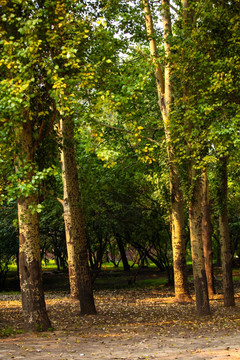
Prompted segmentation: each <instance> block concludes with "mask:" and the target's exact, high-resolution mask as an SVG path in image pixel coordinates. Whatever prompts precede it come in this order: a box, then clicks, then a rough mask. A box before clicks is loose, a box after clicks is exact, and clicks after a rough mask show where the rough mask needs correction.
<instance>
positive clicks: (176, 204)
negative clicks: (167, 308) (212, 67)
mask: <svg viewBox="0 0 240 360" xmlns="http://www.w3.org/2000/svg"><path fill="white" fill-rule="evenodd" d="M143 5H144V12H145V21H146V29H147V34H148V39H149V46H150V53H151V60H152V62H153V65H154V68H155V78H156V83H157V92H158V99H159V106H160V110H161V114H162V119H163V123H164V127H165V137H166V144H167V152H168V160H169V181H170V191H171V227H172V248H173V270H174V283H175V298H176V301H178V302H186V301H191V297H190V294H189V289H188V282H187V270H186V251H185V240H184V236H185V232H184V204H183V195H182V191H181V188H180V179H179V175H178V169H177V167H176V164H175V162H174V158H175V156H174V152H173V149H172V146H171V133H170V108H171V105H172V91H171V79H170V72H171V69H170V66H169V64H168V63H166V64H165V69H164V76H163V73H162V70H161V66H160V64H159V61H158V57H157V45H156V41H155V37H154V28H153V23H152V17H151V11H150V8H149V3H148V0H143ZM162 5H163V9H162V22H163V30H164V46H165V53H166V56H169V55H170V52H171V50H170V45H169V44H168V39H167V38H168V35H169V34H170V33H171V16H170V9H169V1H168V0H162Z"/></svg>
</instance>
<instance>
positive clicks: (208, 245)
mask: <svg viewBox="0 0 240 360" xmlns="http://www.w3.org/2000/svg"><path fill="white" fill-rule="evenodd" d="M202 212H203V217H202V241H203V253H204V259H205V270H206V276H207V284H208V295H209V297H213V295H214V294H215V287H214V276H213V250H212V233H213V230H212V224H211V217H210V203H209V187H208V177H207V172H206V171H205V172H204V173H203V199H202Z"/></svg>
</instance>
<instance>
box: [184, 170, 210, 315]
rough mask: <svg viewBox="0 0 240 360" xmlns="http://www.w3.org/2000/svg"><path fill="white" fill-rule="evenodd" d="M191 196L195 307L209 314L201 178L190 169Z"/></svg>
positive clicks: (190, 221)
mask: <svg viewBox="0 0 240 360" xmlns="http://www.w3.org/2000/svg"><path fill="white" fill-rule="evenodd" d="M192 185H193V186H192V198H191V201H190V206H189V223H190V238H191V251H192V265H193V278H194V287H195V295H196V307H197V313H198V315H199V316H204V315H209V314H210V307H209V298H208V286H207V277H206V271H205V261H204V254H203V244H202V179H201V177H200V176H198V177H197V178H196V174H195V172H194V171H193V170H192Z"/></svg>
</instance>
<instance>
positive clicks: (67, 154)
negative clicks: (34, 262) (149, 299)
mask: <svg viewBox="0 0 240 360" xmlns="http://www.w3.org/2000/svg"><path fill="white" fill-rule="evenodd" d="M60 124H61V125H60V128H61V134H62V137H63V148H62V170H63V171H64V174H63V178H64V181H65V182H66V184H65V186H66V188H65V189H66V193H65V196H66V198H65V199H64V204H67V212H68V213H67V218H66V219H65V224H66V225H67V231H68V234H66V236H67V237H68V243H69V244H71V249H70V253H71V259H72V261H73V263H74V266H72V267H71V268H70V270H69V275H70V276H73V277H75V278H76V277H77V280H76V279H74V285H73V287H74V291H75V292H76V291H77V290H76V289H75V286H76V284H77V286H78V296H79V300H80V307H81V314H95V313H96V309H95V305H94V299H93V290H92V281H91V275H90V269H89V264H88V251H87V240H86V231H85V223H84V218H83V212H82V206H81V198H80V192H79V184H78V174H77V165H76V160H75V150H74V122H73V120H72V119H70V118H65V119H64V120H61V121H60ZM73 252H74V254H73ZM71 265H73V264H71ZM71 271H74V274H72V273H71ZM74 296H75V293H74Z"/></svg>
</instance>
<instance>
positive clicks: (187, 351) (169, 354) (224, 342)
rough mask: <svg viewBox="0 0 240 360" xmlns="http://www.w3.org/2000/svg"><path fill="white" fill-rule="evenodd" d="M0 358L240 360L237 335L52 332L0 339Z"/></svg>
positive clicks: (9, 359)
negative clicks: (110, 334) (169, 335)
mask: <svg viewBox="0 0 240 360" xmlns="http://www.w3.org/2000/svg"><path fill="white" fill-rule="evenodd" d="M0 359H2V360H11V359H19V360H20V359H28V360H47V359H48V360H50V359H54V360H80V359H83V360H97V359H98V360H99V359H106V360H125V359H129V360H154V359H161V360H165V359H166V360H167V359H168V360H173V359H175V360H176V359H179V360H180V359H194V360H200V359H201V360H203V359H221V360H225V359H228V360H237V359H238V360H239V359H240V334H239V333H238V334H236V333H234V334H231V335H229V336H221V335H219V336H215V337H212V338H203V337H200V338H199V337H190V338H181V337H177V338H169V337H164V336H151V337H149V335H148V334H146V336H142V335H132V334H128V335H120V336H112V337H111V336H107V337H104V336H100V335H98V336H92V337H91V338H89V337H87V338H83V337H82V336H81V335H78V334H74V335H73V334H68V335H66V334H64V333H62V332H56V333H52V334H51V335H48V337H42V336H39V335H38V336H26V335H21V336H18V337H15V338H6V339H1V341H0Z"/></svg>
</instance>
